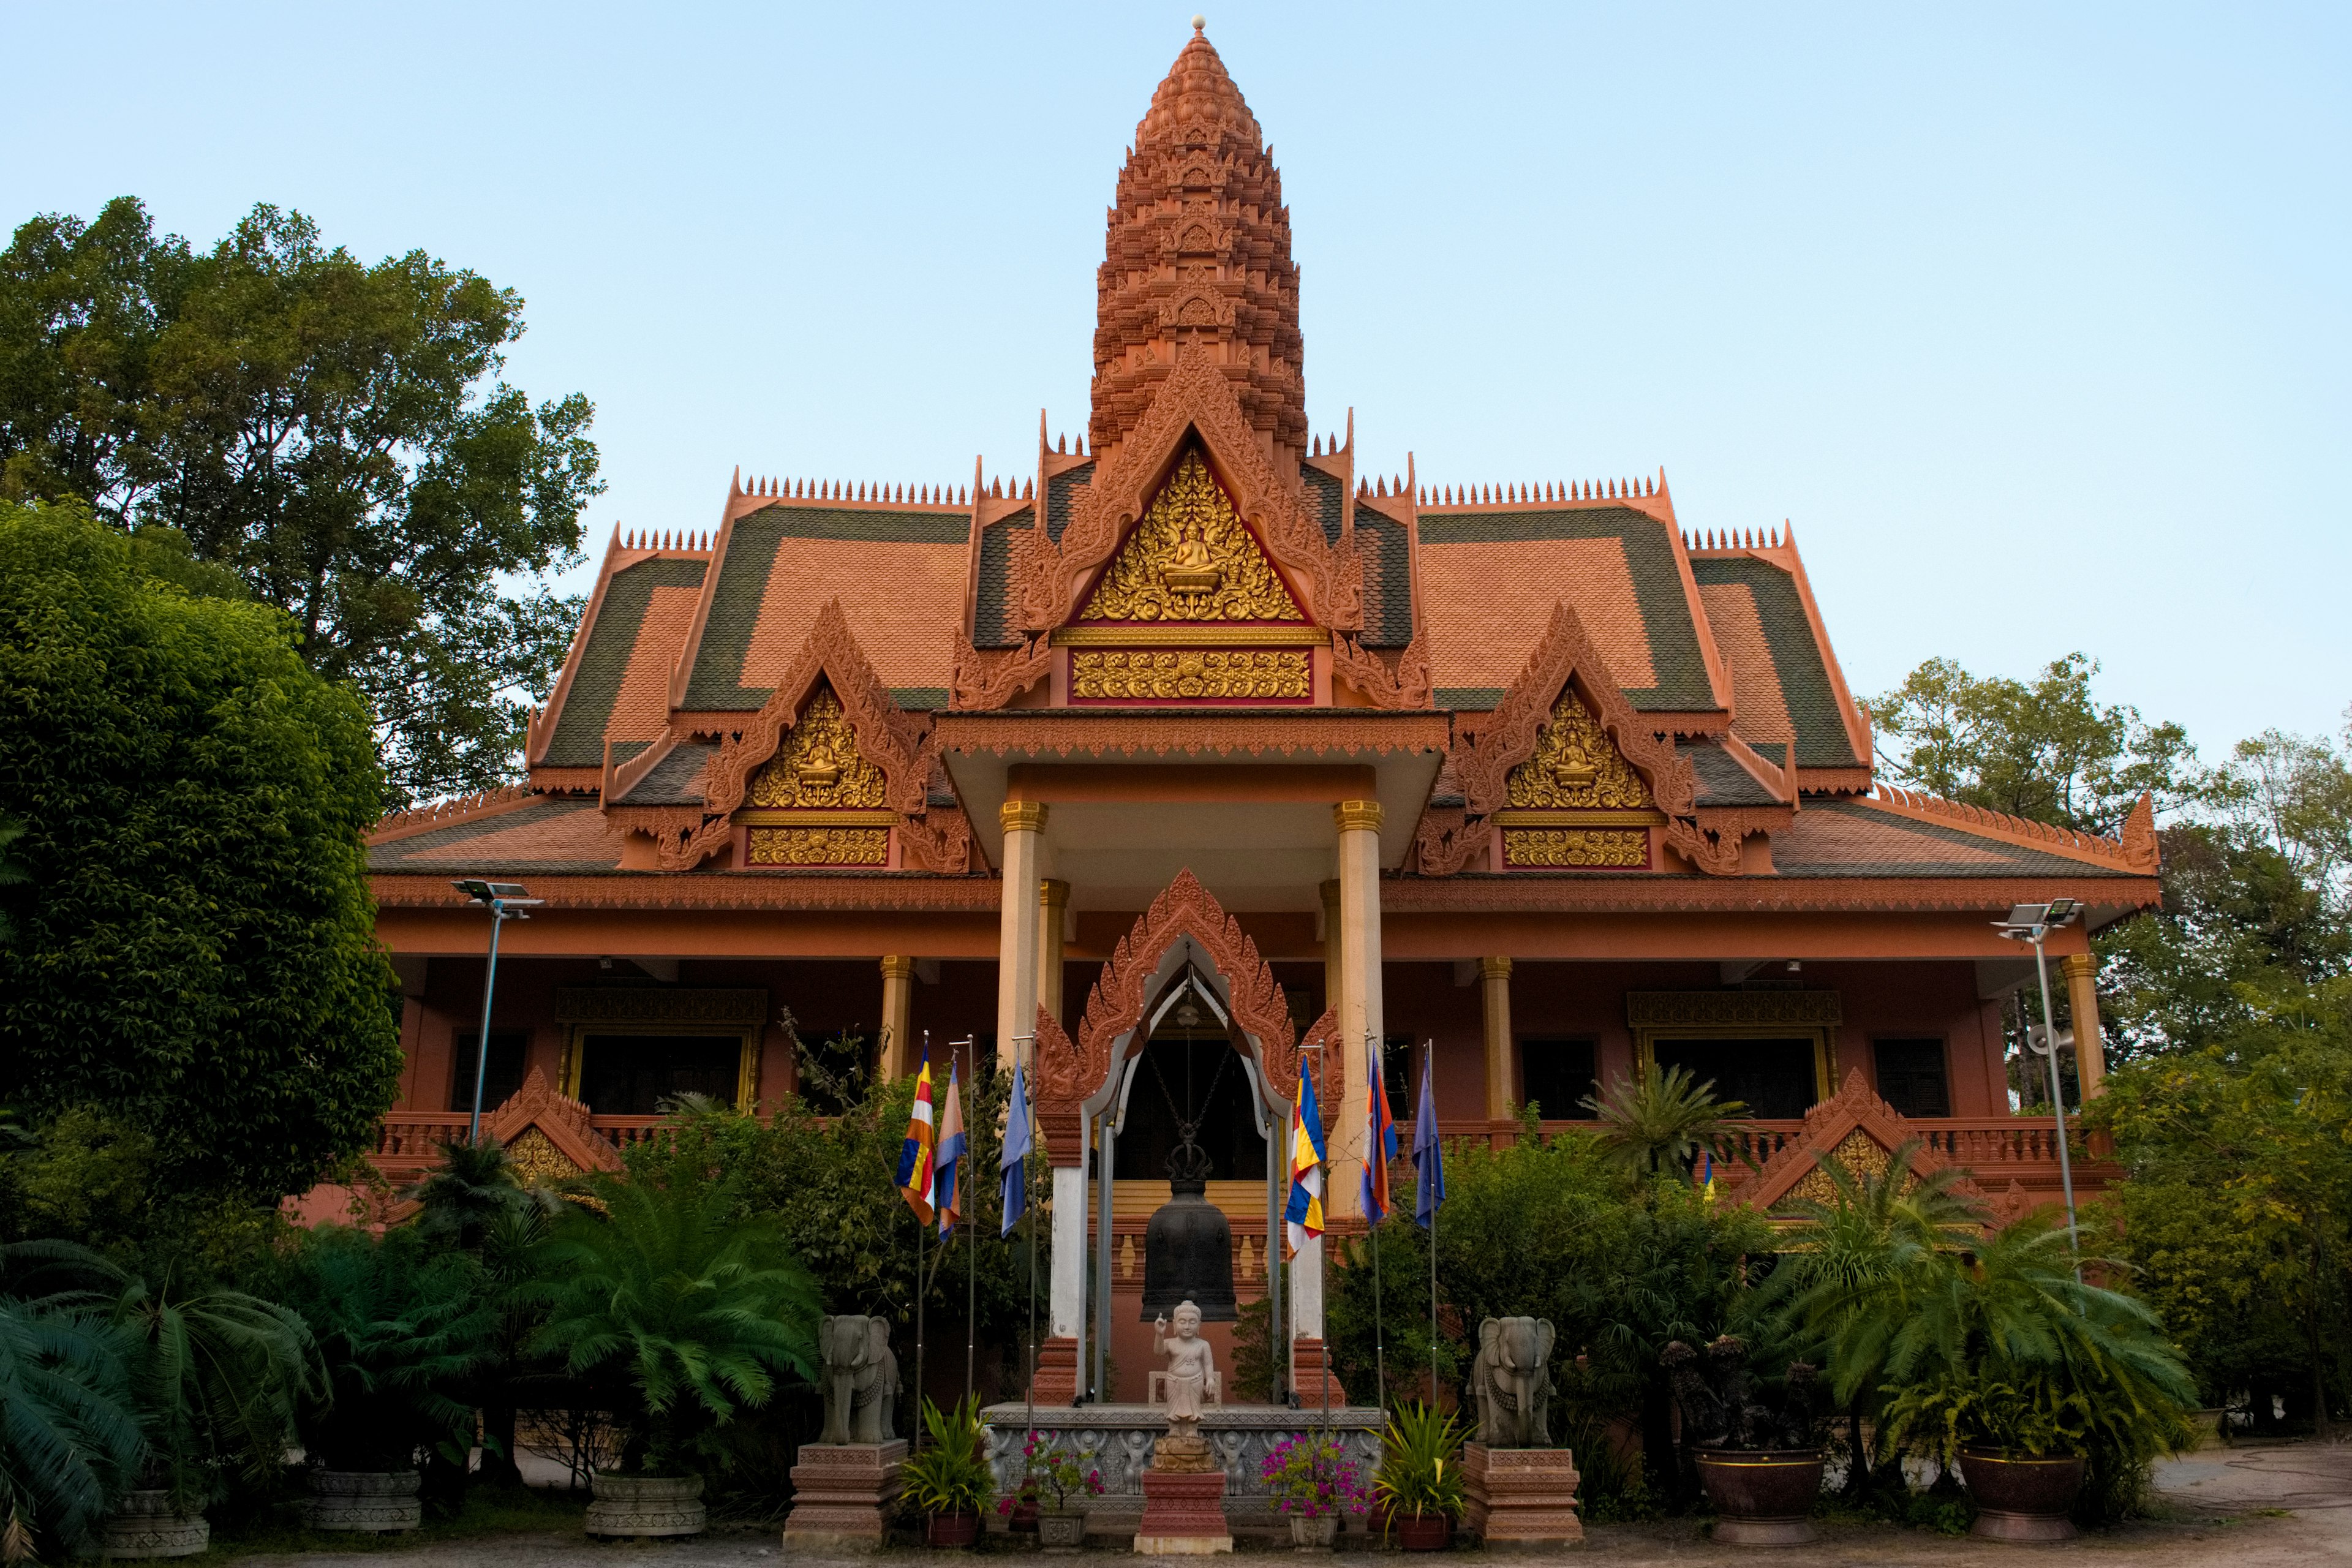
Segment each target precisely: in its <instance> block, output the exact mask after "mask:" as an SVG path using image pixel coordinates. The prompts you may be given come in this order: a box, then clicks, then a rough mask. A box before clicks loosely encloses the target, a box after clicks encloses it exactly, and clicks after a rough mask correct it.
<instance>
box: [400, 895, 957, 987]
mask: <svg viewBox="0 0 2352 1568" xmlns="http://www.w3.org/2000/svg"><path fill="white" fill-rule="evenodd" d="M488 925H489V922H488V919H487V918H486V917H484V916H483V915H482V914H481V913H480V912H479V911H478V910H475V909H473V908H471V907H467V908H452V909H429V910H420V909H384V910H378V911H377V912H376V928H375V929H376V937H377V939H378V940H379V941H381V942H383V945H384V946H385V947H386V948H387V949H389V950H390V951H392V952H398V953H430V954H478V953H480V952H481V951H482V949H483V947H484V945H485V944H486V943H487V942H488V940H489V932H488ZM997 937H998V931H997V915H996V911H995V910H987V911H985V912H981V913H970V914H962V913H955V914H948V913H939V912H936V911H922V910H915V911H909V912H907V913H892V912H889V911H886V910H723V909H719V910H645V911H637V910H540V911H539V912H538V913H537V914H535V915H533V916H532V917H531V918H530V920H528V921H521V922H520V923H516V924H509V926H508V927H507V929H506V933H505V934H504V935H503V936H501V937H499V954H500V964H499V969H500V973H504V971H505V963H504V961H505V957H506V956H507V955H509V954H512V955H517V956H531V955H541V956H557V955H565V956H575V957H586V958H589V959H592V960H593V959H595V958H598V957H601V956H603V955H604V954H605V953H643V954H645V955H646V956H647V957H656V958H658V957H673V956H674V957H677V958H681V959H688V960H693V959H698V958H745V959H773V958H777V957H779V956H780V955H789V956H793V957H807V958H829V957H841V958H860V957H868V956H870V957H875V958H879V957H880V956H881V955H882V954H884V953H886V952H907V953H921V954H924V955H926V956H937V957H941V958H985V959H988V960H989V961H991V962H994V960H995V958H996V943H997Z"/></svg>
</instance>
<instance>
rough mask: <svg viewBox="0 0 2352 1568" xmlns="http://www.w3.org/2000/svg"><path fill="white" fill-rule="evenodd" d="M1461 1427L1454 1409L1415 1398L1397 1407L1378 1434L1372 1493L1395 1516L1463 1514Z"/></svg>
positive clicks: (1390, 1515)
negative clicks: (1378, 1458)
mask: <svg viewBox="0 0 2352 1568" xmlns="http://www.w3.org/2000/svg"><path fill="white" fill-rule="evenodd" d="M1462 1482H1463V1477H1462V1429H1461V1426H1459V1424H1458V1423H1457V1422H1456V1421H1455V1419H1454V1415H1453V1414H1452V1413H1451V1412H1448V1411H1442V1410H1440V1409H1438V1408H1437V1407H1436V1406H1435V1405H1424V1404H1421V1403H1419V1402H1415V1403H1412V1404H1409V1405H1399V1406H1397V1408H1396V1411H1395V1413H1394V1414H1392V1415H1390V1417H1389V1425H1388V1430H1387V1431H1386V1432H1385V1433H1384V1434H1382V1436H1381V1468H1379V1469H1378V1470H1377V1471H1375V1472H1373V1475H1372V1493H1373V1495H1374V1496H1376V1497H1378V1498H1379V1499H1380V1500H1381V1508H1383V1509H1384V1510H1387V1512H1388V1515H1389V1517H1390V1518H1391V1519H1393V1518H1395V1517H1396V1516H1397V1515H1398V1514H1401V1513H1410V1514H1412V1515H1413V1516H1414V1517H1415V1518H1419V1517H1420V1516H1421V1515H1423V1514H1425V1513H1442V1514H1444V1515H1445V1516H1446V1517H1447V1518H1448V1519H1455V1518H1459V1517H1460V1516H1461V1513H1462Z"/></svg>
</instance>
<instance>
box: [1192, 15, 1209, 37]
mask: <svg viewBox="0 0 2352 1568" xmlns="http://www.w3.org/2000/svg"><path fill="white" fill-rule="evenodd" d="M1208 27H1209V19H1208V18H1207V17H1206V16H1202V15H1201V13H1199V12H1198V11H1195V12H1193V13H1192V31H1194V32H1196V33H1203V32H1206V31H1208Z"/></svg>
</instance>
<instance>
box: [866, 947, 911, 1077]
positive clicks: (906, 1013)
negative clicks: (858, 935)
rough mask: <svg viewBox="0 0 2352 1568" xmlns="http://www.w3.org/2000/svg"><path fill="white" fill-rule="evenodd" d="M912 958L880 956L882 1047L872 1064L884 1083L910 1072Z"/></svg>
mask: <svg viewBox="0 0 2352 1568" xmlns="http://www.w3.org/2000/svg"><path fill="white" fill-rule="evenodd" d="M914 1016H915V961H914V960H913V959H912V958H911V957H908V956H907V955H905V954H903V953H895V952H893V953H885V954H883V956H882V1041H881V1046H882V1048H881V1050H880V1051H879V1052H877V1054H876V1058H875V1060H876V1063H877V1067H878V1069H879V1072H880V1076H881V1079H882V1080H883V1081H884V1082H885V1083H887V1082H888V1081H890V1080H891V1079H899V1078H904V1077H906V1076H907V1075H908V1073H910V1072H912V1071H914V1070H915V1069H914V1060H915V1051H916V1048H917V1047H916V1045H915V1042H914V1039H913V1035H914V1032H915V1031H914Z"/></svg>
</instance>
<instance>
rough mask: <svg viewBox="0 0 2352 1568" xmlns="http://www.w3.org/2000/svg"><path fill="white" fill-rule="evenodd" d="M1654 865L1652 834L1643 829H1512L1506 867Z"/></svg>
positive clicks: (1505, 848)
mask: <svg viewBox="0 0 2352 1568" xmlns="http://www.w3.org/2000/svg"><path fill="white" fill-rule="evenodd" d="M1649 863H1650V835H1649V834H1648V832H1647V831H1646V830H1644V829H1643V828H1639V827H1510V828H1506V829H1504V831H1503V864H1504V865H1506V866H1600V867H1608V868H1614V869H1623V868H1634V869H1639V868H1642V867H1644V866H1647V865H1648V864H1649Z"/></svg>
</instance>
